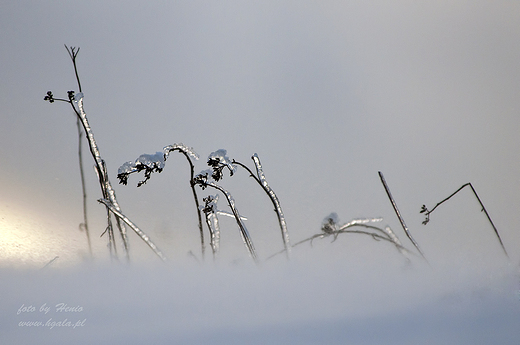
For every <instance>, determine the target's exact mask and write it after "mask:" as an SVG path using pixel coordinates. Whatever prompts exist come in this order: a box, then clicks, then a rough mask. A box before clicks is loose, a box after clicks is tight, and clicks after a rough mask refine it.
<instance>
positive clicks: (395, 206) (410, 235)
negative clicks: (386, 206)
mask: <svg viewBox="0 0 520 345" xmlns="http://www.w3.org/2000/svg"><path fill="white" fill-rule="evenodd" d="M378 173H379V178H380V179H381V183H383V187H384V188H385V191H386V194H387V195H388V198H389V199H390V203H391V204H392V207H393V208H394V211H395V214H396V215H397V218H398V219H399V222H400V223H401V226H402V227H403V230H404V232H405V234H406V236H407V237H408V238H409V239H410V241H411V242H412V244H413V245H414V246H415V248H416V249H417V251H418V252H419V253H420V254H421V256H422V257H423V259H424V260H425V261H426V262H428V260H426V257H425V256H424V253H423V252H422V250H421V248H419V244H418V243H417V242H416V241H415V240H414V239H413V237H412V234H410V231H408V227H407V226H406V224H405V223H404V219H403V217H402V216H401V213H400V212H399V209H398V208H397V204H396V203H395V200H394V198H393V197H392V193H390V189H389V188H388V185H387V184H386V180H385V177H384V176H383V173H382V172H381V171H378Z"/></svg>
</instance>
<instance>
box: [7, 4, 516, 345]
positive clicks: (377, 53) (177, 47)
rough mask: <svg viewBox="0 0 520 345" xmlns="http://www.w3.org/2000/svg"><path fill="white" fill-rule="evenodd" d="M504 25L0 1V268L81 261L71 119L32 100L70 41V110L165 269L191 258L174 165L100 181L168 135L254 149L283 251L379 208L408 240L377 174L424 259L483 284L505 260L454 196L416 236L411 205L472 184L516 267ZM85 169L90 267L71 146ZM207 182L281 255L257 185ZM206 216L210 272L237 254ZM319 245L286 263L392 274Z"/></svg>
mask: <svg viewBox="0 0 520 345" xmlns="http://www.w3.org/2000/svg"><path fill="white" fill-rule="evenodd" d="M519 19H520V4H519V3H518V2H517V1H472V2H466V1H435V2H428V3H426V2H415V1H385V2H370V3H369V2H367V1H348V2H346V1H320V2H312V1H305V2H301V1H262V2H242V1H224V2H218V3H216V2H211V3H210V2H203V1H190V2H146V3H144V2H137V1H126V2H117V1H88V2H86V1H83V2H77V1H53V2H50V3H43V2H39V1H4V2H3V3H2V4H0V32H1V34H0V48H1V49H0V81H1V82H0V88H1V89H0V105H1V115H0V133H1V135H0V145H1V147H2V149H1V150H0V169H1V174H0V216H1V219H0V222H1V223H0V226H1V227H2V232H3V234H4V236H3V239H1V240H0V241H1V242H0V243H1V245H2V247H3V249H2V250H3V252H2V254H1V255H2V256H1V258H0V259H1V260H2V261H3V262H6V261H10V262H13V261H14V262H16V263H25V264H29V265H30V264H34V263H35V264H37V265H43V264H45V263H46V262H48V261H49V260H51V259H52V258H54V257H55V256H60V259H59V260H58V261H57V263H56V264H57V265H58V266H59V265H63V266H67V265H68V264H69V263H75V262H78V261H81V260H82V257H83V255H85V254H86V252H87V247H86V241H85V239H84V234H83V233H81V232H80V231H79V230H78V224H79V223H80V222H81V221H82V213H81V188H80V180H79V171H78V163H77V134H76V119H75V117H74V115H73V113H72V111H71V110H70V108H69V106H68V105H67V104H64V103H63V104H60V103H54V104H48V103H45V102H43V96H44V95H45V93H46V92H47V91H48V90H52V91H53V92H54V95H55V96H56V97H66V92H67V91H68V90H76V91H77V86H76V82H75V79H74V75H73V69H72V64H71V62H70V59H69V57H68V55H67V53H66V51H65V48H64V47H63V44H67V45H70V46H79V47H81V50H80V53H79V57H78V64H79V65H78V68H79V73H80V77H81V82H82V88H83V91H84V93H85V109H86V112H87V114H88V116H89V121H90V123H91V125H92V128H93V131H94V134H95V137H96V140H97V141H98V144H99V147H100V150H101V154H102V156H103V158H104V159H105V161H106V163H107V167H108V170H109V171H108V172H109V175H110V177H111V180H112V184H113V185H114V186H115V189H116V192H117V195H118V199H119V202H120V204H121V207H122V209H123V211H124V212H125V214H127V215H128V216H129V217H130V218H131V219H132V220H133V221H134V222H135V223H136V224H138V225H139V226H140V227H142V228H143V230H144V231H146V232H147V233H148V234H149V235H150V236H151V237H152V239H154V240H155V241H156V242H157V243H158V244H159V246H160V247H161V249H163V250H164V251H165V253H166V254H167V255H168V257H170V258H171V260H172V261H173V262H183V261H189V260H191V259H187V253H188V252H189V251H190V250H191V251H193V252H194V253H195V254H196V255H198V256H200V248H199V246H198V241H199V239H198V237H197V236H198V235H197V229H196V226H197V224H196V215H195V211H194V207H193V205H192V203H193V201H192V199H191V194H190V193H191V191H190V189H189V188H188V178H189V171H188V166H187V163H186V162H185V159H184V158H183V157H182V156H180V155H179V157H171V158H170V159H169V160H168V161H167V163H166V168H165V170H164V171H163V172H162V173H161V174H156V176H153V178H152V179H151V180H150V181H149V182H148V183H147V185H145V186H143V187H141V188H136V187H135V186H136V184H137V181H138V180H139V178H138V177H137V176H132V177H131V178H130V181H129V185H128V186H126V187H125V186H121V185H117V179H116V174H117V168H118V167H119V166H120V165H121V164H122V163H124V162H126V161H129V160H134V159H135V158H137V157H138V156H139V155H140V154H142V153H155V152H156V151H160V150H161V149H162V147H164V146H165V145H169V144H173V143H180V142H182V143H184V144H186V145H188V146H192V147H193V148H194V149H195V151H196V152H198V153H199V154H200V156H201V158H202V159H201V161H199V162H198V163H197V167H196V169H197V171H200V170H203V169H206V166H205V164H204V161H205V158H206V157H207V155H208V154H209V153H211V152H212V151H215V150H217V149H221V148H223V149H227V151H228V155H229V157H231V158H234V159H237V160H239V161H242V162H244V163H247V164H248V165H250V166H252V164H251V161H250V156H251V155H252V154H253V153H255V152H256V153H258V155H259V157H260V159H261V160H262V163H263V166H264V169H265V174H266V177H267V180H268V181H269V183H270V185H271V186H272V187H273V189H274V190H275V192H276V193H277V194H278V197H279V198H280V201H281V203H282V207H283V210H284V212H285V216H286V219H287V223H288V227H289V232H290V236H291V241H292V242H293V243H295V242H297V241H299V240H302V239H304V238H307V237H309V236H311V235H313V234H315V233H317V232H318V231H319V227H320V223H321V221H322V219H323V217H325V216H326V215H328V214H329V213H330V212H337V213H338V215H339V217H340V219H341V221H343V222H347V221H349V220H351V219H352V218H360V217H379V216H381V217H383V218H384V221H383V225H390V226H391V227H392V229H394V230H395V231H396V233H397V235H398V236H399V238H400V239H401V241H402V242H403V244H404V245H405V246H406V247H407V248H409V249H412V245H411V243H410V242H408V241H407V240H406V236H405V234H404V233H403V231H402V229H400V224H399V222H398V221H397V219H396V217H395V214H394V213H393V210H392V208H391V205H390V203H389V201H388V198H387V197H386V194H385V192H384V189H383V187H382V185H381V183H380V181H379V177H378V175H377V172H378V171H382V172H383V173H384V174H385V177H386V179H387V182H388V184H389V186H390V188H391V189H392V193H393V195H394V197H395V198H396V201H397V203H398V205H399V208H400V210H401V212H402V214H403V216H404V219H405V220H406V222H407V225H408V226H409V227H410V229H411V231H412V233H413V235H414V236H415V238H416V239H417V240H418V242H419V243H420V245H421V247H422V249H423V251H424V252H425V255H426V256H427V257H428V258H429V260H430V262H431V264H432V265H433V266H434V267H445V266H453V265H454V266H456V269H454V270H455V271H457V270H459V271H458V272H459V273H461V272H462V273H461V274H462V275H463V276H464V277H465V276H466V275H467V276H468V277H470V276H471V277H473V278H471V279H476V280H479V279H483V280H484V281H485V283H484V284H492V282H490V281H487V280H486V279H488V278H482V277H484V276H485V275H483V276H480V275H479V273H476V272H478V270H479V267H484V266H485V267H486V269H490V267H495V265H498V266H500V265H503V264H504V262H505V261H504V258H503V255H502V253H501V250H500V247H499V245H498V243H497V241H496V238H495V237H494V236H493V233H492V229H491V227H490V225H489V223H488V222H487V220H486V218H485V216H484V214H483V213H481V212H480V210H479V205H478V203H477V202H476V201H475V199H474V197H473V196H472V194H471V193H470V191H469V190H465V191H464V192H461V194H460V195H457V197H455V198H454V199H453V200H450V202H449V203H448V204H446V205H444V206H442V207H440V208H439V209H438V211H436V213H434V214H432V220H431V221H430V223H429V224H428V225H426V226H423V225H422V224H421V222H422V221H423V216H422V215H421V214H419V210H420V207H421V205H422V204H426V205H427V206H429V207H432V206H434V205H435V203H437V202H438V201H440V200H442V199H443V198H445V197H446V196H448V195H449V194H450V193H452V192H453V191H455V190H456V189H457V188H458V187H460V186H461V185H462V184H464V183H466V182H471V183H472V184H473V186H474V187H475V188H476V190H477V192H478V193H479V195H480V197H481V198H482V200H483V202H484V204H485V206H486V208H487V209H488V211H489V212H490V215H491V217H492V219H493V221H494V222H495V224H496V226H497V228H498V229H499V231H500V234H501V236H502V239H503V241H504V244H505V246H506V249H507V250H508V252H509V254H510V256H511V259H512V260H511V261H512V262H513V263H517V262H518V260H519V259H520V252H519V251H518V243H519V241H520V234H519V232H518V231H517V230H516V228H517V223H518V216H517V215H518V211H517V210H518V209H519V208H520V198H519V197H518V190H520V188H519V187H520V180H519V178H518V176H520V175H519V173H520V163H519V160H518V158H517V155H518V149H519V147H520V145H519V144H520V140H519V137H518V133H517V132H518V129H519V128H520V118H519V117H518V112H519V110H520V97H519V96H520V94H519V93H520V85H519V83H520V68H519V63H520V62H519V61H520V40H519V38H520V20H519ZM85 162H86V166H87V169H86V174H87V186H88V192H89V195H88V196H89V213H90V221H91V224H90V226H91V231H92V236H93V244H94V249H95V253H96V258H97V260H99V261H103V260H106V259H107V258H108V251H107V249H106V239H105V238H104V237H103V238H99V235H100V234H101V232H102V231H103V230H104V227H105V223H104V218H103V217H104V209H103V207H102V206H101V205H98V204H97V203H96V201H95V200H96V199H97V198H99V196H100V192H99V186H98V183H97V181H96V177H95V174H94V172H93V170H92V169H90V167H91V166H92V165H93V162H92V160H91V157H90V156H89V155H88V152H87V151H85ZM223 185H225V186H226V188H228V189H229V190H230V192H231V193H232V194H233V196H234V197H235V199H236V202H237V206H238V208H239V210H240V211H241V213H243V214H244V215H246V216H247V217H248V219H249V220H248V221H247V226H248V229H249V231H250V232H251V235H252V237H253V240H254V241H255V246H257V249H258V252H259V256H260V258H261V260H265V258H266V257H267V256H269V255H271V254H273V253H274V252H276V251H278V250H280V249H281V248H282V245H281V241H280V239H279V231H278V230H277V223H276V216H275V214H274V213H273V212H272V207H271V205H270V203H269V200H268V199H267V197H266V196H265V195H263V194H262V193H261V191H260V190H259V188H257V186H256V185H255V183H254V181H252V180H251V179H250V178H248V177H247V174H246V173H245V172H240V173H237V176H234V177H233V178H229V177H227V176H226V177H225V179H224V181H223ZM221 206H222V208H224V207H225V205H224V203H222V204H221ZM221 222H222V224H221V227H222V235H221V239H222V245H221V249H222V262H223V263H225V265H227V264H228V263H229V262H233V260H234V259H237V260H238V262H247V260H248V258H247V254H246V252H245V250H244V248H243V246H242V244H241V243H240V238H239V236H238V232H237V230H236V228H235V225H234V224H233V222H232V221H231V220H226V219H222V221H221ZM329 242H330V241H329V240H328V239H325V240H323V241H322V242H321V243H317V242H315V243H314V244H315V247H313V248H310V246H305V245H303V246H301V247H298V248H295V249H294V253H293V254H294V256H295V258H294V260H295V261H296V262H297V263H301V264H302V265H303V266H305V265H309V267H311V268H312V272H314V273H313V274H311V276H313V277H314V276H315V275H319V274H318V273H317V272H320V268H319V266H320V264H321V263H326V262H328V260H332V259H334V260H337V261H341V262H350V263H351V264H353V265H358V266H359V267H360V268H359V270H358V271H356V272H350V273H352V274H353V277H356V279H355V280H356V281H358V282H361V283H359V285H356V286H355V289H362V288H363V287H364V286H365V285H364V284H363V283H362V282H363V281H364V280H363V274H364V272H366V270H368V268H369V267H370V268H374V267H379V266H378V264H377V263H380V262H385V263H386V264H388V266H390V267H394V266H395V267H399V268H401V267H402V266H403V260H402V257H400V256H399V254H398V253H397V252H396V251H395V249H394V248H389V246H385V245H384V244H383V243H380V242H375V241H373V240H372V239H371V238H366V239H365V238H354V237H348V238H341V239H338V241H337V242H336V243H334V244H330V243H329ZM13 243H14V244H16V246H15V247H13V246H12V244H13ZM10 245H11V246H10ZM130 246H131V255H133V256H134V257H135V258H136V260H145V261H147V262H148V261H150V262H155V261H154V260H156V259H155V258H154V257H153V255H152V254H151V253H150V251H149V250H148V248H146V247H145V246H144V245H143V244H142V243H141V242H140V240H139V239H138V238H137V236H134V235H133V234H131V236H130ZM7 248H9V249H7ZM13 248H17V249H13ZM132 253H133V254H132ZM327 256H330V257H329V258H328V259H327V258H326V257H327ZM137 258H139V259H137ZM416 261H420V260H419V259H417V260H416ZM280 262H282V260H279V261H277V263H280ZM417 264H418V265H419V266H420V267H422V264H421V263H417ZM266 265H267V266H268V267H269V264H266ZM334 267H335V268H336V269H339V268H338V266H334ZM384 267H386V266H384ZM288 270H289V269H288ZM331 270H333V269H332V268H331ZM381 270H383V269H381ZM328 272H329V273H327V274H330V275H331V276H333V274H332V273H331V272H333V271H328ZM377 272H378V273H381V272H380V271H377ZM300 273H301V272H300ZM228 274H229V273H228ZM273 274H274V273H273ZM294 274H295V275H296V273H294ZM324 274H325V273H324ZM302 275H305V274H303V273H302ZM455 275H456V274H455ZM474 276H477V277H480V278H474ZM485 277H488V276H485ZM299 279H300V278H299ZM326 279H331V278H330V276H327V277H326ZM468 279H469V278H468ZM391 280H392V279H389V281H391ZM248 282H250V280H248ZM334 283H338V284H339V283H343V281H336V280H334V279H332V280H331V284H334ZM304 284H305V282H304ZM395 284H396V290H397V289H398V288H397V287H398V286H399V284H398V283H395ZM464 284H466V285H471V284H470V283H468V282H464V283H461V285H460V286H466V285H464ZM460 286H459V287H460ZM272 289H273V290H275V288H274V287H272ZM316 289H317V288H316ZM493 289H494V288H493ZM493 289H492V290H493ZM497 289H498V288H497ZM417 290H420V288H417ZM432 290H434V289H433V288H432ZM377 291H379V290H377ZM377 291H376V292H377ZM414 291H416V290H414ZM493 291H495V290H493ZM301 293H302V294H303V292H301ZM44 294H45V293H44ZM266 294H267V293H266ZM498 295H500V296H502V295H501V294H500V293H498ZM299 297H302V298H303V296H302V295H299ZM367 298H368V297H367ZM402 298H404V297H402ZM500 298H501V297H500ZM40 299H44V297H41V298H40ZM506 300H507V299H506ZM17 301H18V300H17ZM88 303H90V302H88ZM327 303H329V304H331V305H332V304H333V301H332V300H330V301H329V302H327ZM345 303H347V302H345ZM432 303H433V304H434V302H432ZM343 306H345V307H346V304H344V305H343ZM136 308H137V307H136ZM493 308H494V307H493ZM493 308H491V309H493ZM311 309H312V308H311ZM360 309H362V308H361V307H359V306H358V307H356V310H360ZM517 309H518V308H517ZM464 310H467V309H464ZM385 312H387V311H385ZM508 313H509V311H508ZM376 314H377V313H376ZM381 314H384V312H381V313H380V314H378V315H379V316H381ZM441 314H442V312H441ZM477 314H478V313H477ZM506 314H507V313H506ZM266 315H267V314H266ZM406 315H407V316H406V317H409V315H410V314H406ZM504 315H505V314H504ZM508 315H509V314H508ZM307 316H308V315H307ZM94 318H95V317H94V316H93V317H92V320H94ZM323 319H324V318H321V320H323ZM307 321H308V322H312V318H311V317H307ZM468 343H469V341H468Z"/></svg>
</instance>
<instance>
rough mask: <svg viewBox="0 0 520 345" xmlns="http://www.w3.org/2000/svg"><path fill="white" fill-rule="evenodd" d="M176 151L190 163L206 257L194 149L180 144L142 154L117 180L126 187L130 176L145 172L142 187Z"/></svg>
mask: <svg viewBox="0 0 520 345" xmlns="http://www.w3.org/2000/svg"><path fill="white" fill-rule="evenodd" d="M174 151H177V152H180V153H182V154H183V155H184V156H185V157H186V159H187V160H188V163H189V164H190V187H191V190H192V193H193V199H194V201H195V206H196V209H197V216H198V219H199V233H200V243H201V249H202V256H203V257H204V252H205V244H204V232H203V230H202V216H201V211H202V210H201V208H200V203H199V198H198V196H197V192H196V190H195V184H194V183H193V179H194V177H195V167H194V165H193V160H198V159H199V155H198V154H197V153H196V152H195V151H194V150H193V148H191V147H188V146H186V145H184V144H182V143H180V144H173V145H168V146H165V147H164V148H163V150H162V152H156V153H155V154H142V155H140V156H139V157H138V158H137V159H136V160H135V161H134V162H132V161H129V162H126V163H124V164H123V165H121V166H120V167H119V169H118V173H117V178H118V179H119V183H121V184H123V185H126V184H127V183H128V176H129V175H130V174H133V173H138V172H141V171H143V170H144V180H142V181H139V182H138V183H137V187H141V186H142V185H143V184H145V183H146V182H147V181H148V180H149V179H150V177H151V175H152V173H154V172H158V173H160V172H162V171H163V169H164V164H165V162H166V160H167V159H168V157H169V155H170V153H171V152H174Z"/></svg>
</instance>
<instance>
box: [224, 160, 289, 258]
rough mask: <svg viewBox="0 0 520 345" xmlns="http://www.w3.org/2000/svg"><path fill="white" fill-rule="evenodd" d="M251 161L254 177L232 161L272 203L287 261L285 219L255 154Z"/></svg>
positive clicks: (287, 244)
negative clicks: (257, 185) (253, 166)
mask: <svg viewBox="0 0 520 345" xmlns="http://www.w3.org/2000/svg"><path fill="white" fill-rule="evenodd" d="M251 159H252V160H253V163H254V164H255V168H256V174H257V175H256V176H255V175H254V174H253V172H252V171H251V169H249V168H248V167H247V166H246V165H244V164H242V163H240V162H237V161H235V160H233V164H237V165H239V166H241V167H242V168H244V169H246V170H247V171H248V172H249V175H250V176H251V177H252V178H253V179H255V181H256V182H257V183H258V184H259V185H260V186H261V187H262V189H263V190H264V191H265V192H266V194H267V195H268V196H269V199H270V200H271V202H272V203H273V206H274V212H276V216H277V217H278V223H279V224H280V230H281V234H282V241H283V246H284V251H285V255H286V256H287V259H289V255H290V251H291V244H290V240H289V232H288V231H287V223H286V222H285V217H284V214H283V211H282V207H281V205H280V201H279V200H278V197H277V196H276V194H275V192H274V191H273V189H272V188H271V187H270V186H269V184H268V183H267V180H266V178H265V175H264V171H263V169H262V164H261V163H260V158H258V155H257V154H256V153H255V154H254V155H253V156H252V157H251Z"/></svg>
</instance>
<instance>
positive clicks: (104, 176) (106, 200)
mask: <svg viewBox="0 0 520 345" xmlns="http://www.w3.org/2000/svg"><path fill="white" fill-rule="evenodd" d="M65 48H66V49H67V52H68V53H69V55H70V58H71V59H72V63H73V66H74V72H75V74H76V80H77V83H78V88H79V90H80V92H78V93H75V92H74V91H68V92H67V96H68V97H67V99H63V98H54V95H53V93H52V91H48V92H47V95H46V96H45V97H44V100H45V101H48V102H50V103H54V101H62V102H66V103H69V104H70V105H71V107H72V109H73V111H74V113H75V114H76V115H77V118H78V119H79V121H80V122H81V124H82V126H83V130H84V131H85V134H86V138H87V141H88V144H89V148H90V153H91V154H92V158H93V159H94V162H95V169H96V173H97V177H98V180H99V184H100V187H101V193H102V196H103V197H102V199H100V200H102V201H100V202H102V203H103V204H104V205H105V206H106V210H107V227H106V229H105V231H104V232H103V234H105V233H107V234H108V238H109V242H108V247H109V250H110V253H111V254H112V250H113V254H114V255H115V256H116V257H117V246H116V244H115V237H114V230H113V225H112V218H111V215H112V214H113V215H114V216H115V219H116V224H117V227H118V229H119V233H120V235H121V239H122V242H123V247H124V250H125V255H126V257H127V259H129V253H128V238H127V233H126V227H125V225H124V224H123V223H122V222H125V223H128V221H129V220H128V218H126V217H125V216H124V215H123V214H122V213H121V208H120V206H119V203H118V202H117V198H116V194H115V191H114V189H113V188H112V185H111V183H110V180H109V178H108V173H107V169H106V165H105V161H104V160H103V159H102V158H101V154H100V152H99V148H98V146H97V143H96V140H95V139H94V134H93V132H92V128H91V127H90V124H89V122H88V119H87V114H86V113H85V109H84V107H83V97H84V96H83V92H81V83H80V79H79V74H78V69H77V65H76V59H77V56H78V53H79V48H75V47H71V48H70V49H69V48H68V47H67V46H65ZM132 229H133V230H134V231H135V232H136V233H137V234H138V235H139V236H140V237H141V239H143V241H145V242H146V243H147V244H148V245H149V246H150V247H151V248H152V249H154V248H155V249H154V251H155V253H156V254H157V255H158V256H159V257H161V258H162V259H163V258H164V256H163V255H162V253H160V251H159V250H158V249H157V246H155V244H153V242H152V241H151V240H150V239H149V238H148V236H146V235H145V234H144V232H142V231H141V230H140V229H139V228H137V227H135V226H134V227H132ZM103 234H102V235H103Z"/></svg>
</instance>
